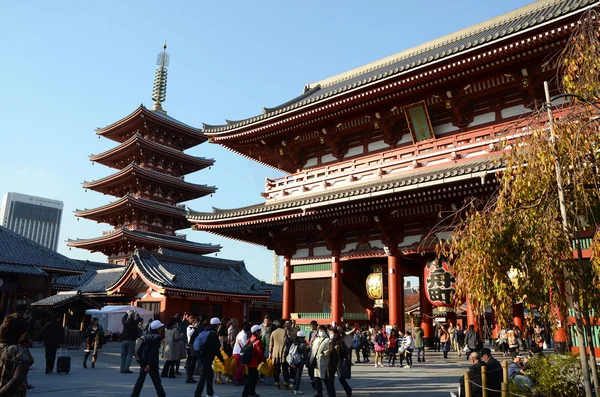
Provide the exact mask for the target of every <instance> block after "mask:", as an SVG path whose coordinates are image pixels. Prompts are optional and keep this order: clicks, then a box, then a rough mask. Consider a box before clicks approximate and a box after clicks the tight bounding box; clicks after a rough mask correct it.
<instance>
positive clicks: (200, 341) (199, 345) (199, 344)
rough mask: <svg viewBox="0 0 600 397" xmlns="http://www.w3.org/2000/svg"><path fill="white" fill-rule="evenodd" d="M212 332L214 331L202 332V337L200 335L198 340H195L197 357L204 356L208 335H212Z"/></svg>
mask: <svg viewBox="0 0 600 397" xmlns="http://www.w3.org/2000/svg"><path fill="white" fill-rule="evenodd" d="M211 332H214V331H202V332H200V335H198V336H197V337H196V339H194V353H196V356H197V357H200V356H201V355H202V348H203V347H204V345H205V344H206V341H207V340H208V335H210V333H211Z"/></svg>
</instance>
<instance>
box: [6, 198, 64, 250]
mask: <svg viewBox="0 0 600 397" xmlns="http://www.w3.org/2000/svg"><path fill="white" fill-rule="evenodd" d="M62 212H63V202H62V201H59V200H52V199H48V198H43V197H36V196H29V195H27V194H21V193H13V192H8V193H6V194H5V195H4V197H3V198H2V208H1V209H0V225H2V226H4V227H6V228H7V229H10V230H12V231H13V232H15V233H17V234H20V235H21V236H24V237H26V238H28V239H30V240H33V241H35V242H36V243H38V244H40V245H43V246H44V247H46V248H49V249H52V250H55V251H56V249H57V248H58V235H59V234H60V222H61V219H62Z"/></svg>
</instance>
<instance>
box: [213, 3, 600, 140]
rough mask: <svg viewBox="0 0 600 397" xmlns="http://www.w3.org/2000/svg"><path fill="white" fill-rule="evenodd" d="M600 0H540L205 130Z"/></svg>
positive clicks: (349, 86)
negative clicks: (273, 105)
mask: <svg viewBox="0 0 600 397" xmlns="http://www.w3.org/2000/svg"><path fill="white" fill-rule="evenodd" d="M598 4H600V1H599V0H538V1H536V2H534V3H532V4H529V5H526V6H524V7H521V8H519V9H517V10H515V11H512V12H509V13H507V14H504V15H501V16H498V17H496V18H493V19H490V20H488V21H485V22H482V23H480V24H477V25H474V26H472V27H470V28H467V29H463V30H460V31H458V32H456V33H453V34H450V35H447V36H444V37H442V38H440V39H437V40H434V41H430V42H427V43H425V44H422V45H420V46H417V47H414V48H411V49H409V50H406V51H403V52H400V53H398V54H396V55H392V56H390V57H387V58H384V59H382V60H379V61H376V62H373V63H371V64H369V65H366V66H363V67H360V68H357V69H354V70H351V71H349V72H346V73H343V74H341V75H338V76H334V77H331V78H328V79H325V80H322V81H320V82H318V83H315V84H313V85H312V87H310V89H309V91H307V92H308V93H309V94H308V95H306V94H307V92H305V93H304V94H302V95H300V96H299V97H297V98H294V99H292V100H291V101H288V102H286V103H284V104H282V105H279V106H277V107H273V108H265V109H264V110H265V112H264V113H263V114H261V115H258V116H255V117H251V118H248V119H245V120H240V121H239V122H236V123H235V124H225V125H206V124H205V125H204V130H203V132H204V133H206V134H208V135H218V134H220V133H225V132H226V131H229V130H232V129H235V128H238V127H243V126H246V125H249V124H253V123H255V122H258V121H261V120H264V119H267V118H269V117H273V116H275V115H278V114H282V113H286V112H288V111H290V110H293V109H297V108H300V107H303V106H306V105H309V104H312V103H315V102H318V101H321V100H324V99H326V98H330V97H332V96H335V95H338V94H341V93H344V92H347V91H350V90H353V89H356V88H359V87H361V86H365V85H367V84H371V83H374V82H377V81H380V80H383V79H386V78H390V77H392V76H397V75H400V74H404V73H407V72H410V71H412V70H414V69H415V68H417V67H421V66H423V65H428V64H432V63H437V62H440V61H442V60H445V59H446V58H449V57H450V56H454V55H456V54H461V53H465V52H467V51H470V50H473V49H475V48H481V47H485V46H488V45H490V44H491V43H494V42H497V41H500V40H502V39H504V38H506V37H509V36H512V35H515V34H518V33H521V32H524V31H526V30H528V29H531V28H534V27H536V26H540V25H543V24H546V23H549V22H553V21H558V20H560V19H562V18H564V17H566V16H568V15H570V14H572V13H574V12H578V11H581V10H584V9H587V8H591V7H593V6H596V5H598Z"/></svg>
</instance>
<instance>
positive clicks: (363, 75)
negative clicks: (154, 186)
mask: <svg viewBox="0 0 600 397" xmlns="http://www.w3.org/2000/svg"><path fill="white" fill-rule="evenodd" d="M598 4H599V2H598V1H597V0H560V1H559V0H540V1H536V2H533V3H532V4H529V5H527V6H525V7H522V8H520V9H517V10H515V11H512V12H509V13H507V14H504V15H501V16H498V17H496V18H493V19H491V20H489V21H486V22H483V23H480V24H477V25H475V26H472V27H469V28H467V29H464V30H461V31H458V32H456V33H453V34H450V35H447V36H444V37H441V38H439V39H437V40H434V41H431V42H428V43H425V44H423V45H420V46H418V47H415V48H411V49H408V50H406V51H402V52H400V53H398V54H395V55H392V56H390V57H387V58H384V59H381V60H378V61H375V62H373V63H371V64H368V65H366V66H363V67H359V68H356V69H353V70H350V71H348V72H345V73H342V74H340V75H337V76H333V77H330V78H327V79H325V80H322V81H319V82H317V83H314V84H309V85H307V86H305V87H304V92H303V93H302V94H301V95H300V96H298V97H296V98H293V99H291V100H289V101H287V102H285V103H283V104H281V105H278V106H275V107H271V108H264V109H263V113H262V114H259V115H257V116H255V117H251V118H248V119H245V120H240V121H227V123H226V124H224V125H204V129H203V133H204V134H205V135H207V136H208V137H209V139H210V141H211V142H213V143H216V144H219V145H222V146H224V147H226V148H228V149H230V150H231V151H233V152H235V153H238V154H240V155H242V156H244V157H247V158H249V159H252V160H254V161H257V162H260V163H262V164H265V165H268V166H270V167H273V168H276V169H278V170H281V171H283V172H285V173H286V174H287V175H286V176H284V177H281V178H278V179H273V180H271V179H267V180H266V183H265V191H264V193H263V194H262V195H263V197H264V199H265V201H264V202H263V203H260V204H256V205H253V206H249V207H244V208H236V209H228V210H224V209H214V211H213V212H210V213H200V212H192V213H190V215H189V216H188V219H189V220H190V221H191V222H192V223H193V224H194V226H193V228H194V229H195V230H201V231H208V232H211V233H214V234H217V235H220V236H226V237H229V238H233V239H236V240H240V241H246V242H250V243H254V244H258V245H262V246H265V247H267V248H269V249H272V250H274V251H275V252H276V253H277V254H278V255H282V256H283V257H284V258H285V264H284V280H283V312H282V316H283V317H284V318H296V319H297V323H298V324H308V323H309V322H310V321H311V320H317V321H320V322H332V323H342V322H350V323H354V322H359V323H360V322H363V323H366V322H369V323H374V322H379V323H383V324H398V325H399V326H400V327H401V328H403V327H404V324H403V322H404V304H403V294H402V293H401V291H402V285H403V277H406V276H415V277H419V279H420V286H421V288H420V290H421V299H420V311H421V319H420V321H421V325H422V327H423V328H424V331H425V336H426V337H431V336H432V334H431V332H432V329H431V326H432V309H433V306H434V305H436V306H437V305H440V306H443V305H447V304H449V303H450V302H448V296H449V295H448V293H447V292H448V290H449V289H452V287H453V283H454V280H453V278H452V276H451V274H450V273H449V272H448V271H447V268H445V267H444V265H443V264H438V263H435V262H432V261H433V259H434V258H435V255H434V252H433V249H434V246H435V244H436V243H437V242H438V241H439V240H441V239H442V240H443V239H447V238H448V234H447V233H446V234H445V233H431V231H432V230H433V229H434V227H435V226H437V225H438V224H439V223H440V221H441V219H442V218H444V217H445V215H444V214H446V215H447V214H449V213H452V212H453V211H455V210H456V209H457V208H460V207H461V205H462V203H463V202H464V201H465V200H467V199H470V198H472V197H483V198H485V197H489V196H490V195H492V194H493V193H494V191H495V190H496V189H497V187H498V172H501V171H502V169H503V164H502V161H501V158H502V155H503V153H504V152H505V151H506V150H510V143H511V141H512V140H513V139H516V138H517V137H518V136H519V135H520V134H522V133H524V132H523V131H520V130H517V129H514V128H511V127H512V126H513V125H514V124H515V122H516V121H517V120H519V118H522V117H523V116H524V115H527V114H528V113H530V112H532V111H533V110H534V109H536V108H539V107H540V105H541V104H542V103H543V101H544V96H543V84H542V83H543V82H544V81H545V80H550V81H553V78H554V77H555V74H556V64H555V60H556V57H555V56H556V55H557V54H558V53H559V52H560V51H561V50H562V48H563V47H564V45H565V42H566V39H567V38H568V37H569V35H570V33H571V31H572V28H573V27H574V26H575V24H576V23H577V21H578V20H579V18H580V17H581V15H582V14H583V13H584V12H585V11H586V10H588V9H590V8H592V7H596V6H597V5H598ZM554 91H555V92H556V88H554ZM373 274H374V275H373ZM366 283H367V288H365V285H366ZM467 317H468V318H467V321H468V323H470V324H476V320H475V317H474V314H473V312H472V311H471V310H470V308H469V306H468V305H467ZM514 317H515V320H514V322H515V324H516V325H520V326H521V328H522V327H523V325H524V324H523V309H522V306H520V305H515V312H514ZM450 320H451V319H450ZM505 325H506V324H505Z"/></svg>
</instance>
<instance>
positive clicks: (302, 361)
mask: <svg viewBox="0 0 600 397" xmlns="http://www.w3.org/2000/svg"><path fill="white" fill-rule="evenodd" d="M293 346H296V347H295V349H296V354H294V355H295V356H296V362H294V363H293V365H292V363H289V364H290V365H292V367H293V368H294V369H295V370H296V374H295V375H296V376H295V377H294V394H304V393H303V392H302V390H300V380H301V379H302V371H303V370H304V366H305V365H306V364H307V363H308V348H307V344H306V333H305V332H304V331H298V333H297V334H296V341H295V342H294V345H293ZM291 352H292V351H291V349H290V354H291Z"/></svg>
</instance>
